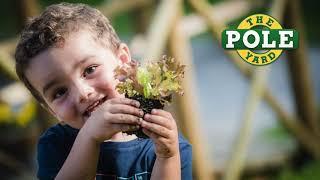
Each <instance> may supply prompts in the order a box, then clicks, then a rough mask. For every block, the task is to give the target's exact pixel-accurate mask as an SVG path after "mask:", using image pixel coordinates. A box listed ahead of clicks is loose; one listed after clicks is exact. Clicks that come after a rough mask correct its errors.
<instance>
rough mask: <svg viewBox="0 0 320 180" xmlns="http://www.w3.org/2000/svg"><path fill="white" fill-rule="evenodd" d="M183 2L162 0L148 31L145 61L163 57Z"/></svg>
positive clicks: (179, 0)
mask: <svg viewBox="0 0 320 180" xmlns="http://www.w3.org/2000/svg"><path fill="white" fill-rule="evenodd" d="M181 2H182V1H181V0H162V1H161V2H160V4H159V5H158V8H157V9H156V12H155V14H154V17H153V20H152V23H151V25H150V28H149V29H148V32H147V43H148V45H147V46H146V47H148V49H147V51H146V54H145V55H144V58H143V59H142V60H143V61H145V60H148V61H151V60H156V59H159V58H160V57H161V54H162V53H163V52H164V49H165V47H166V42H167V39H168V36H169V33H170V31H171V30H172V26H173V25H174V21H175V19H176V17H177V13H178V8H179V7H178V6H179V5H180V3H181Z"/></svg>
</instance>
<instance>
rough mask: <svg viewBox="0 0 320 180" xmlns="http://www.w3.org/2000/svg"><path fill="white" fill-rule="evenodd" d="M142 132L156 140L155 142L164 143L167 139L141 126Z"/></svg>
mask: <svg viewBox="0 0 320 180" xmlns="http://www.w3.org/2000/svg"><path fill="white" fill-rule="evenodd" d="M142 132H143V133H145V134H146V135H147V136H149V137H150V138H151V139H154V140H156V141H157V142H161V143H165V142H166V140H167V139H166V138H164V137H161V136H159V135H157V134H156V133H153V132H151V131H149V130H148V129H146V128H142Z"/></svg>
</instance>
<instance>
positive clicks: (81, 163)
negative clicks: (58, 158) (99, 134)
mask: <svg viewBox="0 0 320 180" xmlns="http://www.w3.org/2000/svg"><path fill="white" fill-rule="evenodd" d="M99 150H100V144H99V143H97V141H95V140H94V139H92V138H90V136H88V135H87V134H86V131H85V129H84V128H83V129H81V130H80V131H79V134H78V136H77V138H76V140H75V142H74V144H73V146H72V149H71V151H70V153H69V156H68V158H67V159H66V161H65V163H64V164H63V166H62V168H61V169H60V171H59V173H58V174H57V176H56V178H55V179H57V180H60V179H70V180H72V179H94V177H95V175H96V168H97V163H98V156H99Z"/></svg>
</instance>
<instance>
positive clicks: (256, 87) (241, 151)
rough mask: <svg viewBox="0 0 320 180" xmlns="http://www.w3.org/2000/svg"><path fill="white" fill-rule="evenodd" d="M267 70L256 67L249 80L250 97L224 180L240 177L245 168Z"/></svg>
mask: <svg viewBox="0 0 320 180" xmlns="http://www.w3.org/2000/svg"><path fill="white" fill-rule="evenodd" d="M269 70H270V67H258V68H257V69H255V72H254V76H253V78H252V80H251V87H250V94H249V95H250V96H249V98H248V101H247V104H246V106H245V108H244V114H243V117H242V118H243V119H242V121H243V123H242V127H241V129H240V133H239V135H238V136H237V137H238V138H237V142H236V144H235V146H234V148H233V151H232V154H231V158H230V161H229V163H228V166H227V170H226V174H225V179H226V180H236V179H240V177H241V172H242V170H243V168H244V166H245V159H246V157H247V149H248V146H249V143H250V136H251V132H252V126H253V118H254V114H255V111H256V109H257V107H258V105H259V102H260V100H261V98H262V95H263V89H264V86H265V82H266V80H267V76H268V72H269Z"/></svg>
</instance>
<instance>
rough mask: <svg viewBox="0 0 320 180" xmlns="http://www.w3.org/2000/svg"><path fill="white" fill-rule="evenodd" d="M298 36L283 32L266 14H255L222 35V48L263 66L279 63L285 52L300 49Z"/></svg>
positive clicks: (291, 31) (296, 33)
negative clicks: (284, 50) (233, 51)
mask: <svg viewBox="0 0 320 180" xmlns="http://www.w3.org/2000/svg"><path fill="white" fill-rule="evenodd" d="M298 44H299V41H298V32H297V31H295V30H293V29H283V28H282V26H281V24H280V23H279V22H278V21H277V20H276V19H274V18H273V17H271V16H269V15H266V14H254V15H251V16H249V17H247V18H245V19H244V20H242V21H241V22H240V24H239V25H238V27H237V29H227V30H224V31H223V32H222V47H223V48H225V49H227V50H236V51H237V53H238V54H239V56H240V57H241V58H242V59H243V60H244V61H246V62H247V63H249V64H252V65H256V66H262V65H268V64H270V63H272V62H274V61H276V60H277V59H278V58H279V56H280V55H281V53H282V51H283V49H295V48H298Z"/></svg>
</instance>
